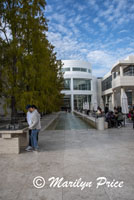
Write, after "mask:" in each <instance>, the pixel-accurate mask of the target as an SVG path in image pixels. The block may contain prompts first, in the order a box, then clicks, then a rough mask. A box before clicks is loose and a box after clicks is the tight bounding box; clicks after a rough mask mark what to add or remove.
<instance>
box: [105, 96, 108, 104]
mask: <svg viewBox="0 0 134 200" xmlns="http://www.w3.org/2000/svg"><path fill="white" fill-rule="evenodd" d="M108 103H109V102H108V96H107V95H106V96H105V105H106V104H108Z"/></svg>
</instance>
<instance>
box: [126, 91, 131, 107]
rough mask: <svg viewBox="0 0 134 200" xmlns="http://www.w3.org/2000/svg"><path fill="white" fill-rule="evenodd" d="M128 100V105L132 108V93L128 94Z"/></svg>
mask: <svg viewBox="0 0 134 200" xmlns="http://www.w3.org/2000/svg"><path fill="white" fill-rule="evenodd" d="M126 95H127V98H128V105H129V106H132V92H126Z"/></svg>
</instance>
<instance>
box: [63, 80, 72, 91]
mask: <svg viewBox="0 0 134 200" xmlns="http://www.w3.org/2000/svg"><path fill="white" fill-rule="evenodd" d="M70 88H71V79H64V90H70Z"/></svg>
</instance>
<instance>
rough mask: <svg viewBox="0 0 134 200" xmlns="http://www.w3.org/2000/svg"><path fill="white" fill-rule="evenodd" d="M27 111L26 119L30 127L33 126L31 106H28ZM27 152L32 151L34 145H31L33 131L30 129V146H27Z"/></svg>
mask: <svg viewBox="0 0 134 200" xmlns="http://www.w3.org/2000/svg"><path fill="white" fill-rule="evenodd" d="M26 109H27V116H26V119H27V123H28V125H29V126H30V124H31V118H32V112H31V111H30V110H31V105H27V106H26ZM25 150H26V151H31V150H32V145H31V130H30V129H29V144H28V146H27V148H26V149H25Z"/></svg>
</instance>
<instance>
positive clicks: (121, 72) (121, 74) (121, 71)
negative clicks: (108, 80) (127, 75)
mask: <svg viewBox="0 0 134 200" xmlns="http://www.w3.org/2000/svg"><path fill="white" fill-rule="evenodd" d="M120 76H123V68H122V67H121V66H120Z"/></svg>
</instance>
